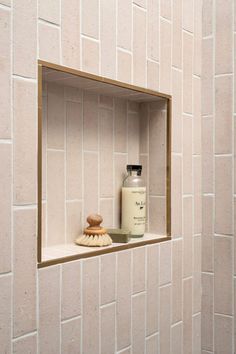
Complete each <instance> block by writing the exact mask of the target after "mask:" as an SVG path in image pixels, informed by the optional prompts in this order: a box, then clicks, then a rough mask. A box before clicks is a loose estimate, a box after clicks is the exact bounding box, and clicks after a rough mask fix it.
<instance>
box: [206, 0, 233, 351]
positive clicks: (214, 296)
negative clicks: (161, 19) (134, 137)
mask: <svg viewBox="0 0 236 354" xmlns="http://www.w3.org/2000/svg"><path fill="white" fill-rule="evenodd" d="M235 11H236V3H235V1H233V0H227V1H220V0H215V1H211V0H204V1H203V15H204V16H203V29H202V30H203V32H202V35H203V41H202V50H203V57H202V63H203V66H202V68H203V69H202V115H203V117H202V162H203V165H202V167H203V169H202V189H203V201H202V202H203V206H202V208H203V238H202V271H203V273H202V287H203V294H202V350H203V353H204V354H205V353H234V352H235V350H236V344H235V333H236V332H235V329H236V327H235V325H236V322H235V321H236V315H235V306H236V302H235V296H236V293H235V289H236V288H235V285H236V279H235V275H236V256H235V250H236V248H235V241H234V236H236V235H235V226H236V225H235V215H236V214H235V200H236V199H235V187H236V182H235V181H236V179H235V146H236V144H235V139H236V138H235V119H236V98H235V78H236V74H235V60H236V59H235V58H236V55H235V54H236V52H235V48H236V47H235V43H236V17H235V13H236V12H235Z"/></svg>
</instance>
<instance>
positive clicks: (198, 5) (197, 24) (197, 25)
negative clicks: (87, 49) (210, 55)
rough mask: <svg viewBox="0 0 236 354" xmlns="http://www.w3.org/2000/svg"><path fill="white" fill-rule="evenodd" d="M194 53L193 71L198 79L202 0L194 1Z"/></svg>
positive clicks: (200, 52)
mask: <svg viewBox="0 0 236 354" xmlns="http://www.w3.org/2000/svg"><path fill="white" fill-rule="evenodd" d="M193 6H194V9H193V11H194V21H193V24H194V38H193V45H194V48H193V49H194V52H193V53H194V54H193V72H194V74H195V75H198V77H199V79H200V76H201V69H202V0H200V1H196V0H195V1H194V5H193Z"/></svg>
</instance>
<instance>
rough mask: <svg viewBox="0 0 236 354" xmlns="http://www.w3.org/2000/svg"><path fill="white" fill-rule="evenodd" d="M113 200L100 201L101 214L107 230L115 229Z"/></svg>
mask: <svg viewBox="0 0 236 354" xmlns="http://www.w3.org/2000/svg"><path fill="white" fill-rule="evenodd" d="M113 204H114V203H113V198H111V199H100V209H99V210H100V214H101V215H102V218H103V225H104V226H105V227H106V228H113V223H114V220H113V210H114V205H113Z"/></svg>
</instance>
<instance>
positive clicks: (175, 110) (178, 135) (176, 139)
mask: <svg viewBox="0 0 236 354" xmlns="http://www.w3.org/2000/svg"><path fill="white" fill-rule="evenodd" d="M182 95H183V93H182V73H181V72H180V71H179V70H175V69H173V70H172V100H173V101H172V132H173V133H172V151H173V152H177V153H180V152H182V140H183V137H182V125H183V117H182Z"/></svg>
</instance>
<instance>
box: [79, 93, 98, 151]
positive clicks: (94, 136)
mask: <svg viewBox="0 0 236 354" xmlns="http://www.w3.org/2000/svg"><path fill="white" fill-rule="evenodd" d="M98 117H99V116H98V96H97V95H96V94H93V93H90V92H85V93H84V104H83V147H84V149H85V150H89V151H97V149H98Z"/></svg>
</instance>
